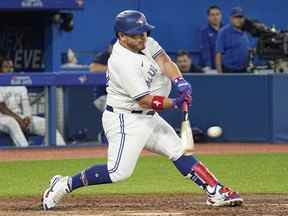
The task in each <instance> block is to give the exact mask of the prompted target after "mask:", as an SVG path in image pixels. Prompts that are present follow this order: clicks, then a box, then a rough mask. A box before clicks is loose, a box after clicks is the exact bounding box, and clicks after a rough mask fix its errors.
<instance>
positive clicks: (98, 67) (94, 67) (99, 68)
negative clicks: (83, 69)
mask: <svg viewBox="0 0 288 216" xmlns="http://www.w3.org/2000/svg"><path fill="white" fill-rule="evenodd" d="M89 69H90V72H105V71H106V70H107V65H103V64H98V63H92V64H90V65H89Z"/></svg>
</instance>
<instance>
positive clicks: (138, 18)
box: [114, 10, 155, 35]
mask: <svg viewBox="0 0 288 216" xmlns="http://www.w3.org/2000/svg"><path fill="white" fill-rule="evenodd" d="M154 28H155V27H154V26H152V25H150V24H149V23H148V22H147V20H146V17H145V15H144V14H143V13H141V12H140V11H137V10H125V11H122V12H121V13H119V14H118V15H117V16H116V18H115V24H114V31H115V32H116V33H117V32H123V33H125V34H128V35H136V34H142V33H144V32H150V31H151V30H152V29H154Z"/></svg>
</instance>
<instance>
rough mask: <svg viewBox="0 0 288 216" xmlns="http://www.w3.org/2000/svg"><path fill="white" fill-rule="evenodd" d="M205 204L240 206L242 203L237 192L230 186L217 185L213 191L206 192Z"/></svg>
mask: <svg viewBox="0 0 288 216" xmlns="http://www.w3.org/2000/svg"><path fill="white" fill-rule="evenodd" d="M217 187H218V188H217ZM206 204H207V205H209V206H230V207H234V206H241V205H242V204H243V199H242V198H241V197H240V195H239V194H238V193H237V192H234V191H232V190H231V189H230V188H228V187H224V186H221V185H217V186H216V187H215V192H214V193H209V192H208V199H207V202H206Z"/></svg>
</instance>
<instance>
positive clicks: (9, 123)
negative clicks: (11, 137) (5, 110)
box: [5, 117, 20, 132]
mask: <svg viewBox="0 0 288 216" xmlns="http://www.w3.org/2000/svg"><path fill="white" fill-rule="evenodd" d="M5 126H6V127H7V128H8V130H9V132H13V131H15V130H17V129H20V125H19V123H18V122H17V121H16V120H15V119H14V118H12V117H7V119H6V125H5Z"/></svg>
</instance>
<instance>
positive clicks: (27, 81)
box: [10, 76, 32, 85]
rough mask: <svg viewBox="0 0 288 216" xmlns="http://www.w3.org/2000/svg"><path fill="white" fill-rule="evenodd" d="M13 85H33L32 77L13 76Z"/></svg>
mask: <svg viewBox="0 0 288 216" xmlns="http://www.w3.org/2000/svg"><path fill="white" fill-rule="evenodd" d="M10 84H11V85H32V79H31V77H30V76H13V77H12V78H11V81H10Z"/></svg>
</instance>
